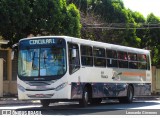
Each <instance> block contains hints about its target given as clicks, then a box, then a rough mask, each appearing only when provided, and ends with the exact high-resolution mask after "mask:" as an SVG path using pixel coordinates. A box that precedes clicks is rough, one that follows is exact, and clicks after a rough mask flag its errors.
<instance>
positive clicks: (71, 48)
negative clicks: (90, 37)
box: [68, 43, 80, 74]
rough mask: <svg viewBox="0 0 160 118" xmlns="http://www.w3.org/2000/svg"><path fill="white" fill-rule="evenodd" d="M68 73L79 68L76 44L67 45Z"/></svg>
mask: <svg viewBox="0 0 160 118" xmlns="http://www.w3.org/2000/svg"><path fill="white" fill-rule="evenodd" d="M68 58H69V73H70V74H72V73H74V72H76V71H77V70H78V69H79V68H80V59H79V48H78V45H77V44H72V43H68Z"/></svg>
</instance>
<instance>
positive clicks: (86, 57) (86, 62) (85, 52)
mask: <svg viewBox="0 0 160 118" xmlns="http://www.w3.org/2000/svg"><path fill="white" fill-rule="evenodd" d="M81 61H82V62H81V63H82V65H83V66H93V54H92V47H91V46H85V45H81Z"/></svg>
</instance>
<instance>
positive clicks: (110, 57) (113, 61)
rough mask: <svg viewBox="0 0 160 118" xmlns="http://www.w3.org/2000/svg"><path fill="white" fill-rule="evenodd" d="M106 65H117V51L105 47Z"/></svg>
mask: <svg viewBox="0 0 160 118" xmlns="http://www.w3.org/2000/svg"><path fill="white" fill-rule="evenodd" d="M106 57H107V67H118V63H117V51H115V50H109V49H106Z"/></svg>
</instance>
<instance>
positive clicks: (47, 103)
mask: <svg viewBox="0 0 160 118" xmlns="http://www.w3.org/2000/svg"><path fill="white" fill-rule="evenodd" d="M40 101H41V105H42V106H43V107H48V106H49V104H50V100H40Z"/></svg>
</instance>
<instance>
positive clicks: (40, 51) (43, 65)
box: [18, 46, 66, 77]
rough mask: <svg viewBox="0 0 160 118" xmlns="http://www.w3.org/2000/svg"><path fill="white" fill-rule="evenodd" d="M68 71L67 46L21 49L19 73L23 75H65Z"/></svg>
mask: <svg viewBox="0 0 160 118" xmlns="http://www.w3.org/2000/svg"><path fill="white" fill-rule="evenodd" d="M65 72H66V51H65V48H62V47H56V46H52V47H49V48H41V47H39V48H32V49H22V50H19V57H18V74H19V76H23V77H37V76H54V75H63V74H65Z"/></svg>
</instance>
